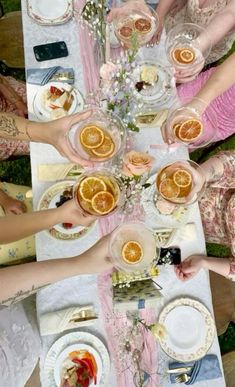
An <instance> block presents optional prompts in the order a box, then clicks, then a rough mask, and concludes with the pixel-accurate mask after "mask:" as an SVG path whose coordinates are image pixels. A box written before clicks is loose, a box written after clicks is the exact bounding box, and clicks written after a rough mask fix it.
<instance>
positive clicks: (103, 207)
mask: <svg viewBox="0 0 235 387" xmlns="http://www.w3.org/2000/svg"><path fill="white" fill-rule="evenodd" d="M91 205H92V208H93V210H94V211H95V212H96V213H97V214H100V215H105V214H108V213H109V212H111V211H112V210H113V208H114V206H115V200H114V197H113V195H112V194H111V193H110V192H107V191H101V192H98V193H97V194H96V195H95V196H93V198H92V200H91Z"/></svg>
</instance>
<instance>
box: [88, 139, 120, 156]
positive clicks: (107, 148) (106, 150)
mask: <svg viewBox="0 0 235 387" xmlns="http://www.w3.org/2000/svg"><path fill="white" fill-rule="evenodd" d="M114 149H115V145H114V142H113V140H112V139H111V138H110V137H106V136H105V138H104V141H103V144H102V145H100V146H99V147H98V148H95V149H92V153H94V155H96V156H97V157H108V156H111V155H112V154H113V153H114Z"/></svg>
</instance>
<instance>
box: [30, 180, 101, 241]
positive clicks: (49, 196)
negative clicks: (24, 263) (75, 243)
mask: <svg viewBox="0 0 235 387" xmlns="http://www.w3.org/2000/svg"><path fill="white" fill-rule="evenodd" d="M73 185H74V180H66V181H60V182H58V183H55V184H53V185H52V186H50V187H49V188H48V189H47V190H46V191H45V192H44V193H43V194H42V196H41V198H40V199H39V202H38V206H37V210H38V211H41V210H48V209H50V208H56V203H57V202H59V200H60V195H62V193H63V192H64V190H65V189H67V188H72V187H73ZM95 224H96V222H93V223H92V225H91V226H90V227H84V226H73V227H71V228H68V229H66V228H64V227H63V225H62V224H57V225H55V226H54V227H52V228H51V229H50V230H48V231H47V232H48V233H49V234H50V236H52V237H53V238H56V239H60V240H64V241H71V240H75V239H78V238H82V237H84V236H86V235H87V233H88V232H90V231H91V230H92V229H93V227H94V226H95Z"/></svg>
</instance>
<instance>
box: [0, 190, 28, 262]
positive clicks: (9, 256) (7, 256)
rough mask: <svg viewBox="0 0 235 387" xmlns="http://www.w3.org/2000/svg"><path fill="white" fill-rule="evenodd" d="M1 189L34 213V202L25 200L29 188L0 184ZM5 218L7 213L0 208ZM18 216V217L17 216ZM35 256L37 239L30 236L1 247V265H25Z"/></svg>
mask: <svg viewBox="0 0 235 387" xmlns="http://www.w3.org/2000/svg"><path fill="white" fill-rule="evenodd" d="M0 189H2V190H3V191H4V192H6V193H7V194H8V195H9V196H11V197H13V198H15V199H18V200H22V201H24V203H25V205H26V207H27V211H32V201H31V200H29V199H26V198H25V194H26V192H27V191H28V190H29V189H30V188H29V187H25V186H19V185H15V184H10V183H0ZM1 216H5V213H4V211H3V209H2V207H1V206H0V217H1ZM15 216H17V215H15ZM34 256H35V237H34V236H29V237H27V238H24V239H21V240H20V241H17V242H12V243H7V244H5V245H0V265H3V264H10V263H11V264H14V263H16V262H17V263H19V262H20V263H23V262H24V261H27V258H28V257H34Z"/></svg>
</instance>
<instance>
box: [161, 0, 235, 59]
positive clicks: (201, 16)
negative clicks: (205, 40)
mask: <svg viewBox="0 0 235 387" xmlns="http://www.w3.org/2000/svg"><path fill="white" fill-rule="evenodd" d="M228 3H229V0H217V1H213V4H211V5H210V6H209V5H208V6H207V7H202V5H201V4H200V0H188V1H187V3H186V4H185V5H184V6H183V7H182V8H181V9H180V10H179V11H178V12H177V13H176V14H174V12H172V13H171V12H170V13H169V14H168V15H167V17H166V20H165V28H166V32H168V31H169V30H170V29H171V28H173V27H175V26H176V25H177V24H180V23H195V24H198V25H200V26H201V27H206V26H207V25H208V24H209V22H210V21H211V19H213V17H214V16H215V15H217V14H218V13H219V12H221V11H222V10H223V9H224V8H225V7H226V5H227V4H228ZM234 40H235V33H234V32H232V33H229V34H227V35H226V37H224V38H223V39H222V40H220V42H219V43H217V44H216V45H215V46H213V48H212V50H211V53H210V55H209V56H208V58H207V59H206V63H212V62H215V61H217V60H218V59H220V58H221V57H222V56H224V55H225V54H226V53H227V52H228V50H229V49H230V48H231V47H232V44H233V41H234Z"/></svg>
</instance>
